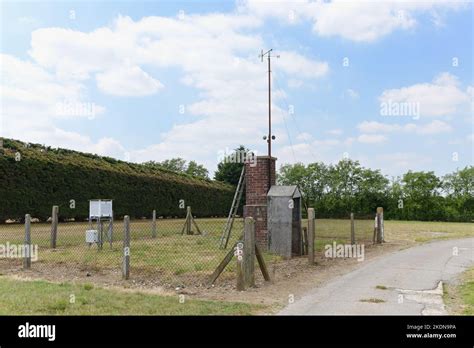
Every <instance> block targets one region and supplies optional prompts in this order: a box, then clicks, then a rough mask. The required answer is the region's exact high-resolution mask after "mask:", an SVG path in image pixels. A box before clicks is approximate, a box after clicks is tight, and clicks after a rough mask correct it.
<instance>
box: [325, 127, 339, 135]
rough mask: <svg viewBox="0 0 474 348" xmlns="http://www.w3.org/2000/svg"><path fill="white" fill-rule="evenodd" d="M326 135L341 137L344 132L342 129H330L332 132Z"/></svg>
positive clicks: (329, 131)
mask: <svg viewBox="0 0 474 348" xmlns="http://www.w3.org/2000/svg"><path fill="white" fill-rule="evenodd" d="M326 133H327V134H331V135H341V134H342V133H343V130H342V129H340V128H336V129H330V130H328V131H326Z"/></svg>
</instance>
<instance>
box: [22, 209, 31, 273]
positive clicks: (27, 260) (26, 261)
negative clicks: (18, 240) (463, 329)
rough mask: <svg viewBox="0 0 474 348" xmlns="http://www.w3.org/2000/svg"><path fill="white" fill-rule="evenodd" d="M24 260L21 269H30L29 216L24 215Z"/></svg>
mask: <svg viewBox="0 0 474 348" xmlns="http://www.w3.org/2000/svg"><path fill="white" fill-rule="evenodd" d="M24 251H25V258H24V260H23V267H25V268H31V216H30V214H26V215H25V245H24Z"/></svg>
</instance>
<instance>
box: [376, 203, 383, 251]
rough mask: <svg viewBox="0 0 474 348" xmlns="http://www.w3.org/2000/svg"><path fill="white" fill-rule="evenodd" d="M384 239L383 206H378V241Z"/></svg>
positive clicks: (380, 241)
mask: <svg viewBox="0 0 474 348" xmlns="http://www.w3.org/2000/svg"><path fill="white" fill-rule="evenodd" d="M383 239H384V236H383V208H382V207H378V208H377V243H379V244H380V243H382V242H383Z"/></svg>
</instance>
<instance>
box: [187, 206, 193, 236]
mask: <svg viewBox="0 0 474 348" xmlns="http://www.w3.org/2000/svg"><path fill="white" fill-rule="evenodd" d="M191 214H192V213H191V207H190V206H189V205H188V206H187V207H186V234H192V226H191V223H192V222H191V218H192V217H191Z"/></svg>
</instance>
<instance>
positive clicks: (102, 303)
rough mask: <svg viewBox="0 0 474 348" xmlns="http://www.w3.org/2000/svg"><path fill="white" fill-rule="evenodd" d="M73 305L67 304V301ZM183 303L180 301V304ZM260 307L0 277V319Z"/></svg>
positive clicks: (240, 311) (242, 311)
mask: <svg viewBox="0 0 474 348" xmlns="http://www.w3.org/2000/svg"><path fill="white" fill-rule="evenodd" d="M72 298H74V302H73V303H71V302H72V301H71V299H72ZM181 302H183V301H181ZM263 309H264V306H261V305H250V304H246V303H236V302H218V301H203V300H192V299H188V298H186V297H185V298H184V302H183V303H180V299H179V297H178V295H176V296H162V295H153V294H144V293H140V292H122V291H116V290H110V289H103V288H97V287H95V286H93V285H92V284H73V283H61V284H57V283H50V282H46V281H22V280H15V279H10V278H6V277H3V276H2V277H0V315H251V314H256V313H257V312H259V311H262V310H263Z"/></svg>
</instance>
